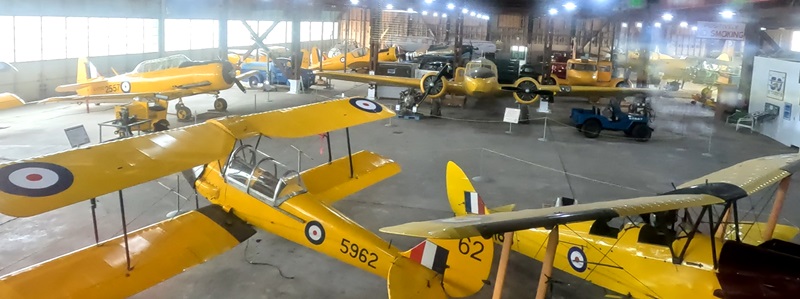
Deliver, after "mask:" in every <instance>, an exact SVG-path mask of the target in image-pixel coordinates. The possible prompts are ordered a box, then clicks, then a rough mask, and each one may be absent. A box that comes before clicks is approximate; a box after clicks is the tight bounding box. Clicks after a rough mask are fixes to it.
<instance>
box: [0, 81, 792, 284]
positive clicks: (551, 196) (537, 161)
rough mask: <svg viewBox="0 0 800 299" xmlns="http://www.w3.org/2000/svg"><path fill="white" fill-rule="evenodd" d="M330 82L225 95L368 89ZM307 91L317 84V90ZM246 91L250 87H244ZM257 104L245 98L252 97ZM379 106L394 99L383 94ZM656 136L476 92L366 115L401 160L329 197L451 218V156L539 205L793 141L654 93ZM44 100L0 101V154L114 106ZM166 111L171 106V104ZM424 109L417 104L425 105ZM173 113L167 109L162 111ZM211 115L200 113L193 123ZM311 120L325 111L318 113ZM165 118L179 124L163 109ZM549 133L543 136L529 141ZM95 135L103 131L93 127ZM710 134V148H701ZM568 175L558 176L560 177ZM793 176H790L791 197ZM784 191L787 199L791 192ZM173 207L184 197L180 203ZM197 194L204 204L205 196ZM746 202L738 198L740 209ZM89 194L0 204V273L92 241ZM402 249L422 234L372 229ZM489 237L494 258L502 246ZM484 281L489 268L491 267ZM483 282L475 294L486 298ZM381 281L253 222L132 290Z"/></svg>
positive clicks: (355, 206)
mask: <svg viewBox="0 0 800 299" xmlns="http://www.w3.org/2000/svg"><path fill="white" fill-rule="evenodd" d="M336 83H337V84H336V86H335V88H334V89H333V90H324V89H321V88H320V89H315V91H313V92H312V93H311V94H304V95H288V94H286V93H285V92H284V91H285V89H279V92H271V93H265V92H262V91H259V90H250V91H248V93H247V94H244V95H243V94H241V93H240V92H239V91H238V90H236V89H231V90H227V91H224V92H223V96H225V97H226V98H227V99H228V101H229V113H230V114H246V113H252V112H255V111H266V110H272V109H277V108H283V107H289V106H295V105H299V104H306V103H310V102H315V101H322V100H325V99H327V98H331V97H334V96H336V95H340V94H342V93H344V94H345V95H347V96H356V95H361V96H363V95H365V94H366V86H364V85H354V84H349V83H345V82H336ZM317 88H318V87H317ZM254 97H255V98H254ZM211 101H212V97H210V96H195V97H192V98H187V99H186V101H185V102H186V104H187V105H188V106H189V107H190V108H192V109H194V110H196V111H197V112H201V113H202V112H203V111H205V109H208V108H210V107H211ZM254 101H255V103H254ZM382 103H384V104H387V105H389V106H393V105H394V102H392V101H382ZM654 105H655V106H656V109H657V113H658V115H657V116H658V117H657V120H656V121H655V123H654V126H655V127H656V131H655V132H654V134H653V139H652V140H651V141H649V142H646V143H639V142H634V141H629V140H625V139H623V138H620V137H621V135H622V134H621V133H619V134H617V133H614V132H611V133H608V134H604V135H603V136H601V137H600V138H598V139H585V138H584V137H583V136H582V135H581V134H579V133H578V132H577V131H576V130H575V129H574V128H573V127H569V126H568V125H567V124H568V123H569V118H568V117H569V109H570V108H571V107H587V106H588V104H586V102H585V101H583V100H580V99H568V98H557V102H556V103H555V105H553V106H551V108H552V109H553V113H551V114H549V115H547V118H548V119H547V126H546V129H545V126H544V122H545V121H544V119H539V118H541V117H544V116H545V115H543V114H537V113H534V114H533V118H537V119H536V120H534V121H533V122H532V123H531V124H529V125H513V126H512V128H511V133H510V134H509V133H506V131H508V130H509V125H508V124H506V123H502V122H501V120H502V116H503V109H504V107H506V106H512V107H515V106H516V105H515V104H513V100H512V99H510V98H507V99H502V100H497V101H489V102H478V103H475V102H473V101H470V103H469V105H468V107H467V108H466V109H463V108H445V109H444V110H443V113H444V115H445V117H446V119H423V120H420V121H415V120H402V119H397V118H394V119H392V120H391V122H389V121H382V122H378V123H371V124H366V125H362V126H359V127H355V128H353V129H352V130H351V136H352V143H353V147H354V148H353V150H354V151H357V150H360V149H368V150H372V151H375V152H378V153H380V154H382V155H385V156H388V157H390V158H393V159H395V160H396V161H397V162H399V164H400V165H401V166H402V168H403V171H402V172H401V173H400V174H398V175H396V176H394V177H392V178H389V179H388V180H386V181H384V182H381V183H379V184H377V185H375V186H373V187H370V188H368V189H366V190H363V191H361V192H359V193H357V194H354V195H353V196H350V197H349V198H347V199H345V200H342V201H340V202H338V203H336V204H335V207H336V208H338V209H340V210H341V211H342V212H343V213H344V214H346V215H347V216H348V217H350V218H352V219H353V220H355V221H356V222H358V223H359V224H361V225H363V226H364V227H365V228H367V229H368V230H370V231H373V232H377V231H378V229H379V228H380V227H383V226H389V225H395V224H400V223H405V222H409V221H418V220H426V219H433V218H442V217H448V216H451V215H452V213H451V212H450V210H449V205H448V203H447V199H446V195H445V183H444V178H445V176H444V170H445V164H446V162H447V161H448V160H453V161H455V162H457V163H458V164H459V165H460V166H461V167H462V168H463V169H464V170H465V171H466V172H467V174H469V175H470V176H481V177H482V178H484V180H482V181H481V182H477V183H476V184H475V185H476V188H478V191H479V192H480V193H481V195H482V197H483V198H484V200H485V201H486V202H487V204H488V205H489V206H499V205H504V204H510V203H516V204H517V208H519V209H524V208H538V207H542V206H543V205H546V204H552V202H553V201H554V200H555V198H556V197H559V196H568V197H573V198H576V199H578V200H580V201H581V202H595V201H605V200H611V199H619V198H627V197H634V196H642V195H651V194H654V193H657V192H664V191H667V190H669V189H670V188H671V187H670V183H672V182H674V183H675V184H680V183H682V182H684V181H687V180H690V179H694V178H696V177H698V176H701V175H704V174H706V173H709V172H712V171H715V170H718V169H720V168H723V167H727V166H729V165H732V164H734V163H737V162H739V161H742V160H745V159H750V158H754V157H758V156H764V155H771V154H778V153H790V152H797V149H793V148H787V147H785V146H783V145H780V144H778V143H777V142H775V141H773V140H771V139H769V138H766V137H764V136H761V135H759V134H757V133H752V134H751V133H749V132H735V131H734V130H733V128H732V127H730V126H726V125H723V124H718V123H714V122H713V121H712V120H711V119H712V116H711V115H710V113H709V112H708V111H707V110H704V108H701V107H699V106H692V105H689V104H687V103H686V101H679V100H674V99H659V100H657V102H656V103H655V104H654ZM90 109H91V110H92V112H91V113H89V114H87V113H86V112H85V106H78V105H74V104H44V105H32V106H26V107H22V108H19V109H15V110H10V111H0V128H2V129H0V159H2V160H15V159H21V158H26V157H31V156H35V155H41V154H47V153H52V152H56V151H60V150H65V149H68V148H69V144H68V142H67V139H66V137H65V135H64V133H63V129H64V128H67V127H71V126H74V125H80V124H83V125H84V126H85V127H86V129H87V131H88V132H89V136H90V137H91V138H92V142H98V141H99V137H98V129H97V125H96V124H97V123H98V122H101V121H105V120H110V119H112V118H113V105H105V104H104V105H100V106H90ZM170 109H172V107H171V108H170ZM422 109H423V110H422V111H423V112H427V111H428V107H427V106H426V105H423V106H422ZM171 112H174V111H171ZM216 116H219V114H216V113H206V114H201V115H200V117H199V118H198V121H203V120H204V119H207V118H209V117H216ZM320 117H321V120H320V121H323V120H324V119H322V118H323V117H324V115H323V116H320ZM170 121H171V122H172V123H173V126H175V125H178V124H180V123H178V122H177V121H176V120H175V119H174V116H171V118H170ZM545 131H546V134H547V135H546V137H547V141H540V140H538V139H539V138H541V137H543V134H544V132H545ZM104 133H105V136H104V138H111V137H112V135H111V132H110V130H104ZM332 135H333V136H332V140H333V141H334V147H333V153H334V157H337V156H342V155H346V147H344V144H345V143H344V133H343V132H335V133H333V134H332ZM709 140H710V141H711V142H710V148H711V151H710V154H711V155H710V157H709V156H707V155H703V154H704V153H708V148H709ZM289 145H294V146H296V147H298V148H300V149H301V150H303V151H304V152H305V153H306V154H307V155H308V156H309V158H304V160H303V165H304V167H303V168H304V169H305V168H307V167H310V166H313V165H317V164H320V163H322V162H323V161H325V160H326V159H327V157H326V155H327V154H325V156H323V155H320V153H319V148H320V146H321V143H320V140H319V139H318V138H306V139H296V140H271V141H270V142H268V143H267V144H265V145H264V147H265V149H266V150H269V152H270V153H271V154H273V155H274V156H275V157H276V158H278V159H279V160H282V161H284V162H285V164H287V165H295V164H294V163H295V162H296V152H295V151H294V150H293V149H291V147H289ZM565 173H566V174H565ZM162 184H163V185H164V186H167V187H169V188H176V186H177V185H178V184H180V185H181V191H182V193H183V194H184V195H190V194H191V193H190V192H189V190H190V188H189V187H188V186H187V185H186V182H185V181H183V180H182V179H179V178H178V177H177V176H175V175H172V176H167V177H163V178H161V179H158V180H157V181H153V182H148V183H145V184H142V185H139V186H136V187H132V188H128V189H126V190H125V191H124V192H125V196H126V207H125V209H126V215H127V219H128V222H129V224H128V227H129V229H130V230H132V229H136V228H140V227H143V226H145V225H148V224H151V223H154V222H157V221H160V220H163V219H165V216H166V214H167V213H168V212H170V211H173V210H176V209H177V205H178V203H177V202H178V201H177V200H176V196H175V195H174V194H172V193H170V191H169V190H168V189H167V187H164V186H162ZM798 186H800V184H797V182H795V183H794V184H792V190H790V193H789V194H790V195H791V194H797V193H796V192H798V191H800V190H798V188H800V187H798ZM790 198H793V197H790ZM180 204H181V206H182V207H183V208H184V210H185V209H186V207H187V206H188V207H191V206H193V203H190V202H185V201H184V202H181V203H180ZM206 204H207V202H201V205H206ZM743 209H745V210H746V208H743ZM797 211H800V204H799V203H798V202H797V201H793V200H789V201H787V202H786V204H785V206H784V213H783V217H784V218H785V219H783V222H784V223H800V219H798V217H799V216H797V213H796V212H797ZM90 215H91V214H90V209H89V203H88V202H86V203H78V204H75V205H72V206H69V207H65V208H62V209H59V210H56V211H52V212H48V213H45V214H42V215H38V216H34V217H30V218H24V219H14V218H10V217H6V216H1V215H0V240H1V241H0V242H2V244H3V245H2V246H0V275H4V274H8V273H10V272H13V271H15V270H17V269H21V268H23V267H26V266H29V265H32V264H34V263H37V262H41V261H44V260H46V259H49V258H53V257H56V256H58V255H61V254H64V253H67V252H70V251H72V250H76V249H79V248H82V247H85V246H88V245H90V244H92V242H94V236H93V233H92V222H91V216H90ZM98 219H99V223H100V227H99V229H100V236H101V239H104V238H110V237H112V236H115V235H118V234H120V233H121V220H120V218H119V205H118V199H117V197H116V196H115V195H106V196H103V197H101V198H100V204H99V208H98ZM378 235H379V236H381V237H383V238H385V239H387V240H391V241H392V243H393V244H395V245H396V246H398V247H399V248H410V247H412V246H413V245H415V244H416V243H418V242H419V241H420V240H419V239H415V238H407V237H398V236H394V235H388V234H383V233H380V232H378ZM499 251H500V250H499V247H497V250H496V256H497V257H499ZM540 267H541V264H540V263H539V262H537V261H535V260H532V259H529V258H527V257H524V256H522V255H520V254H516V253H513V254H512V256H511V260H510V266H509V273H508V276H507V282H506V285H505V287H504V293H503V294H504V297H505V298H533V297H534V293H535V287H536V280H537V279H538V276H539V269H540ZM555 279H556V280H557V281H559V282H562V283H559V284H556V285H555V289H554V298H597V297H601V296H602V295H603V294H604V291H603V290H602V289H600V288H598V287H595V286H593V285H591V284H590V283H587V282H584V281H582V280H578V279H575V278H572V277H570V276H568V275H566V274H564V273H561V272H558V273H556V275H555ZM492 280H494V278H493V277H492ZM491 293H492V290H491V287H486V288H484V289H483V290H482V291H481V292H480V293H479V294H477V295H475V296H473V298H490V297H491ZM385 294H386V282H385V281H384V280H383V279H381V278H379V277H376V276H373V275H371V274H368V273H366V272H362V271H361V270H358V269H355V268H352V267H349V266H347V265H345V264H343V263H341V262H339V261H337V260H334V259H332V258H329V257H327V256H324V255H321V254H317V253H316V252H314V251H312V250H310V249H307V248H305V247H302V246H299V245H296V244H294V243H291V242H289V241H286V240H284V239H282V238H279V237H276V236H273V235H270V234H269V233H266V232H259V233H258V234H257V235H256V236H254V237H253V238H251V239H250V241H248V242H246V243H244V244H242V245H241V246H239V247H237V248H234V249H233V250H231V251H229V252H227V253H225V254H223V255H221V256H219V257H217V258H215V259H213V260H211V261H209V262H207V263H205V264H202V265H199V266H196V267H193V268H191V269H189V270H188V271H186V272H184V273H182V274H180V275H178V276H176V277H173V278H172V279H170V280H167V281H165V282H163V283H161V284H159V285H156V286H155V287H153V288H150V289H148V290H146V291H144V292H142V293H140V294H138V295H136V296H134V298H385V297H386V295H385Z"/></svg>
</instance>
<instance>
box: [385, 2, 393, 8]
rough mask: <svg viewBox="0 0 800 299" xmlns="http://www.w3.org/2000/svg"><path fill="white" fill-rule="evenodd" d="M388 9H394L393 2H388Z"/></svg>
mask: <svg viewBox="0 0 800 299" xmlns="http://www.w3.org/2000/svg"><path fill="white" fill-rule="evenodd" d="M386 9H394V5H392V4H391V3H389V4H386Z"/></svg>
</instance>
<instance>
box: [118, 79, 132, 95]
mask: <svg viewBox="0 0 800 299" xmlns="http://www.w3.org/2000/svg"><path fill="white" fill-rule="evenodd" d="M119 89H122V92H124V93H129V92H131V82H128V81H122V83H120V84H119Z"/></svg>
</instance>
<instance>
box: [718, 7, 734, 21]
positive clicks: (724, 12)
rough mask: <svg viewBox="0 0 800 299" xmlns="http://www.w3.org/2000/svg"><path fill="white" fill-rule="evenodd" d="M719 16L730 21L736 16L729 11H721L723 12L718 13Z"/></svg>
mask: <svg viewBox="0 0 800 299" xmlns="http://www.w3.org/2000/svg"><path fill="white" fill-rule="evenodd" d="M719 15H721V16H722V17H723V18H726V19H731V18H733V16H735V15H736V13H735V12H733V11H731V10H730V9H726V10H723V11H721V12H719Z"/></svg>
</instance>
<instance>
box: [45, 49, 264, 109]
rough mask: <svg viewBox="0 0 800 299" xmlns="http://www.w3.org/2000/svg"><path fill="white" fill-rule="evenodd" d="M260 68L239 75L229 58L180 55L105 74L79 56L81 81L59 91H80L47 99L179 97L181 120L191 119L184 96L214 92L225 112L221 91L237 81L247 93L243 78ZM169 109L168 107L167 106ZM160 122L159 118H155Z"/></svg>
mask: <svg viewBox="0 0 800 299" xmlns="http://www.w3.org/2000/svg"><path fill="white" fill-rule="evenodd" d="M255 72H257V71H252V72H248V73H245V74H240V75H238V76H237V75H236V69H235V68H234V66H233V65H232V64H231V63H230V62H229V61H227V60H210V61H193V60H191V59H189V58H188V57H186V56H185V55H182V54H178V55H172V56H167V57H162V58H156V59H151V60H145V61H142V62H141V63H139V64H138V65H137V66H136V68H134V69H133V71H132V72H130V73H125V74H120V75H116V76H113V77H108V78H106V77H103V76H101V75H100V74H99V73H98V72H97V68H96V67H95V66H94V64H92V63H91V62H90V61H89V60H88V59H86V58H80V59H78V70H77V83H75V84H67V85H60V86H58V87H56V91H58V92H76V93H77V95H72V96H60V97H52V98H48V99H45V100H44V101H43V102H50V101H79V102H82V101H85V102H86V104H87V105H88V103H89V102H95V103H104V102H121V101H130V100H133V99H140V100H148V101H152V102H155V103H156V104H161V103H163V101H170V100H174V99H177V100H178V103H177V104H175V110H176V113H177V116H178V120H180V121H188V120H189V119H190V118H191V116H192V110H190V109H189V108H187V107H186V106H185V105H184V104H183V97H186V96H191V95H197V94H213V95H214V96H215V97H216V100H214V110H217V111H225V110H226V109H227V108H228V102H227V101H225V99H223V98H220V97H219V92H220V91H221V90H226V89H229V88H231V87H232V86H233V85H234V84H235V85H236V86H238V87H239V89H241V90H242V92H245V88H244V85H242V83H241V82H239V80H240V79H241V78H247V77H249V76H250V75H252V74H254V73H255ZM163 108H166V107H163ZM154 121H157V120H154Z"/></svg>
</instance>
